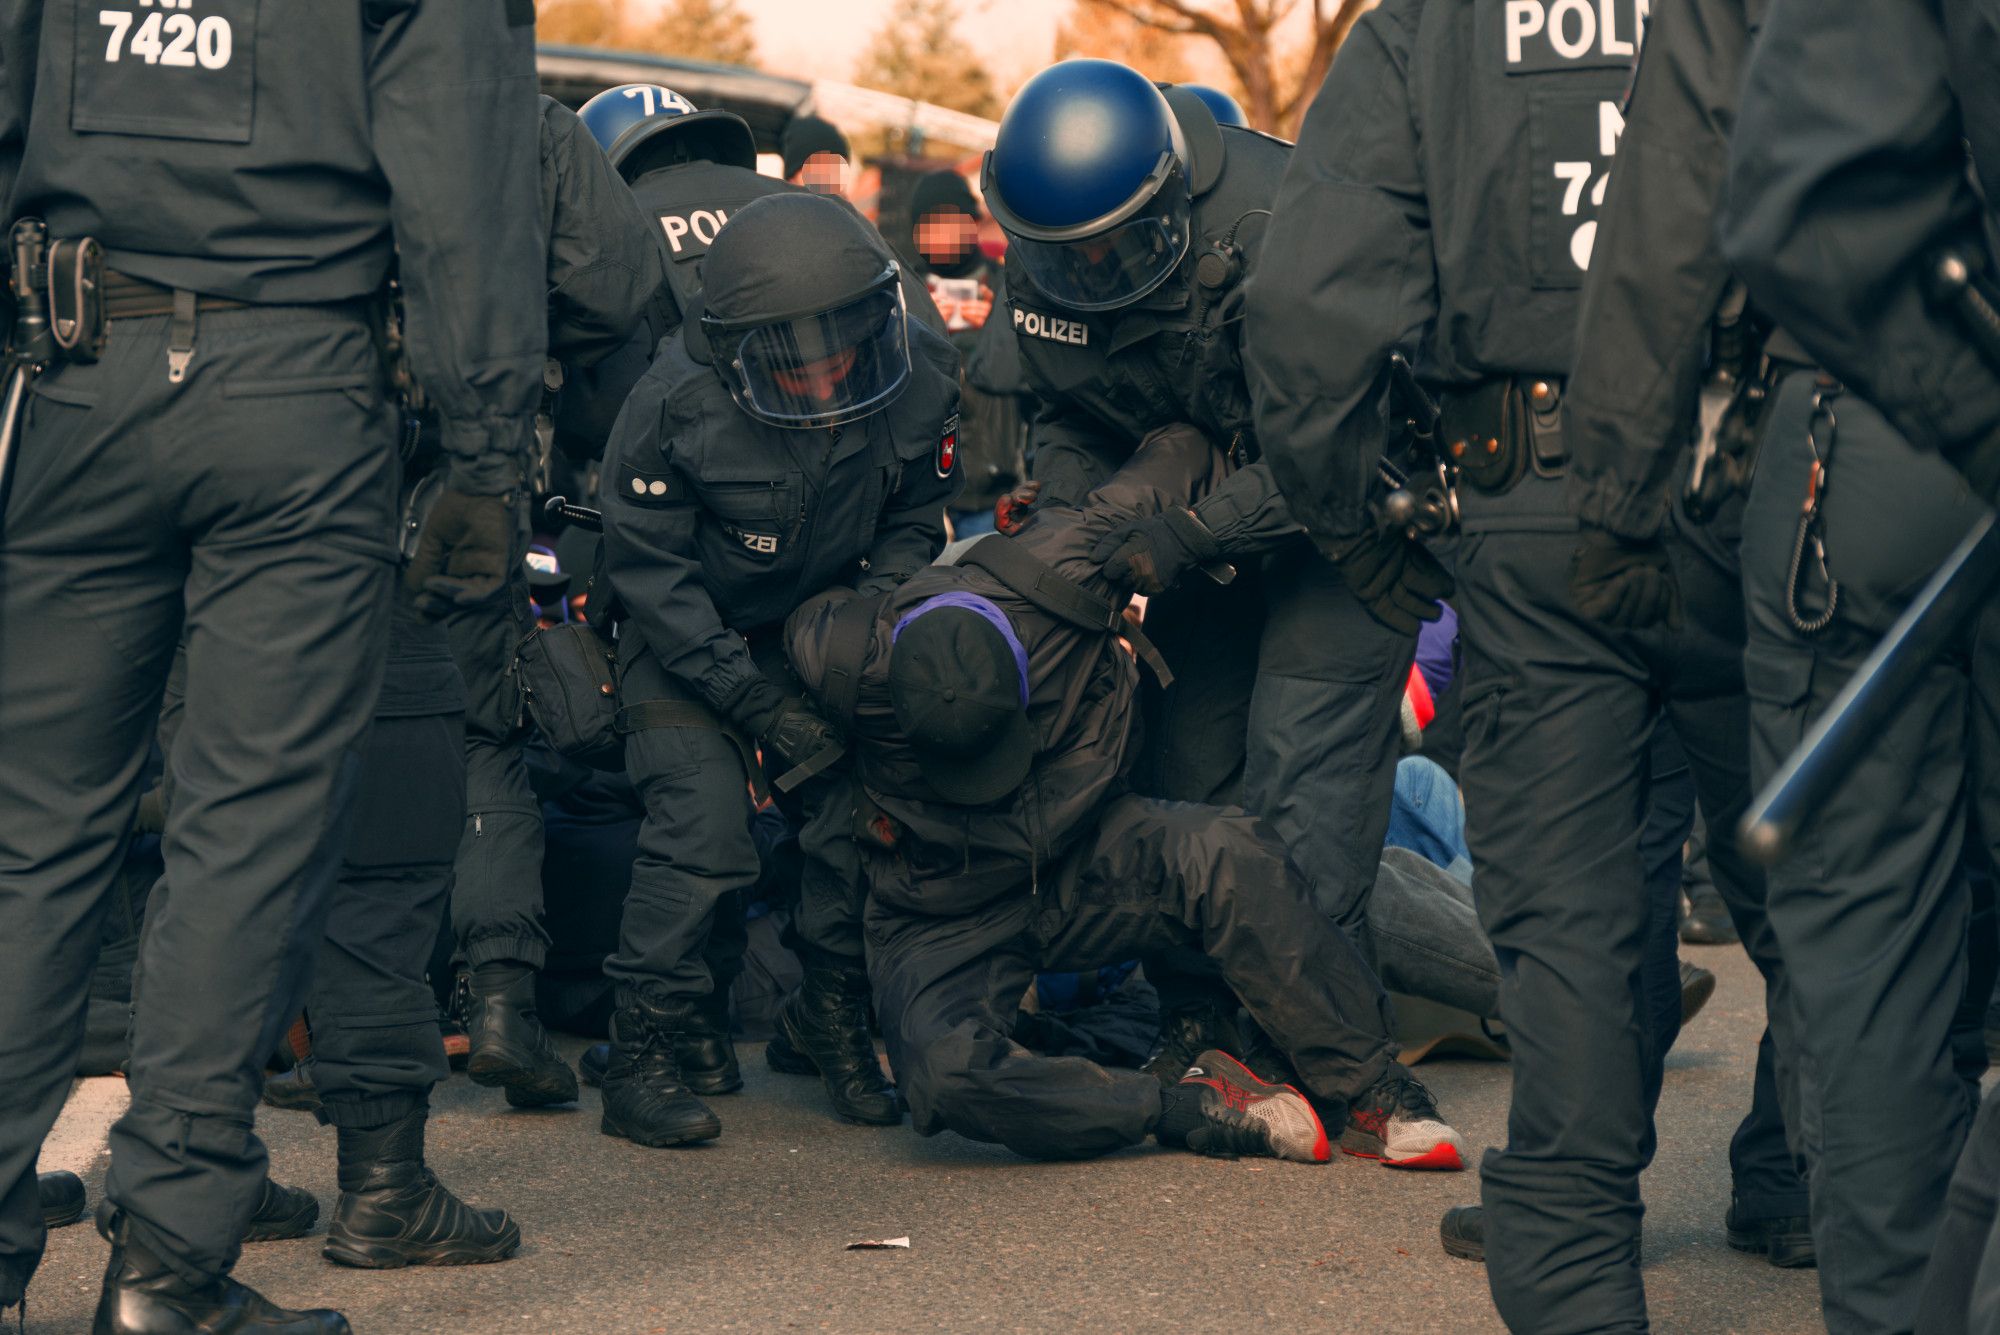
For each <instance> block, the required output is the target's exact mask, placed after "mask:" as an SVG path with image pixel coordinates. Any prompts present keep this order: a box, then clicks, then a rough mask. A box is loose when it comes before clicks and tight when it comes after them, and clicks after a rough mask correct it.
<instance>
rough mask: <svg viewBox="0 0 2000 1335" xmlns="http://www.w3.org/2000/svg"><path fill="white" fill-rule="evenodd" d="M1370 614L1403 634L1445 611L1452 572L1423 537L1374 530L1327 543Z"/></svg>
mask: <svg viewBox="0 0 2000 1335" xmlns="http://www.w3.org/2000/svg"><path fill="white" fill-rule="evenodd" d="M1321 550H1323V551H1325V552H1326V555H1327V556H1328V557H1329V558H1330V559H1331V560H1332V561H1333V563H1334V564H1335V565H1336V566H1338V567H1340V577H1341V578H1342V579H1344V580H1346V581H1347V587H1348V588H1350V589H1352V590H1354V596H1355V597H1357V598H1359V599H1360V600H1361V605H1362V606H1363V607H1365V608H1367V609H1368V614H1369V615H1370V616H1372V617H1374V618H1375V619H1376V620H1377V621H1379V622H1381V623H1382V624H1383V625H1385V626H1387V627H1388V628H1389V629H1390V630H1393V631H1396V632H1398V633H1399V634H1403V635H1415V634H1416V633H1417V628H1418V627H1419V626H1420V625H1422V624H1423V623H1424V622H1426V621H1436V620H1437V619H1438V617H1439V616H1441V615H1443V613H1442V611H1441V610H1440V609H1439V607H1438V599H1440V598H1444V597H1447V596H1449V595H1450V593H1451V591H1452V587H1453V586H1452V582H1451V576H1450V575H1448V574H1446V573H1445V568H1444V567H1443V566H1441V565H1439V564H1438V559H1437V558H1436V557H1435V556H1432V555H1431V554H1430V552H1429V550H1427V549H1426V548H1425V547H1424V545H1423V544H1422V543H1420V542H1414V541H1412V540H1411V539H1410V538H1409V537H1408V536H1407V535H1405V534H1404V533H1403V532H1402V530H1400V529H1389V530H1384V531H1381V532H1376V533H1370V534H1367V535H1366V536H1364V537H1361V538H1357V539H1355V540H1354V541H1353V542H1350V543H1348V544H1346V545H1345V546H1343V547H1339V548H1331V549H1329V548H1326V547H1324V546H1323V547H1322V549H1321Z"/></svg>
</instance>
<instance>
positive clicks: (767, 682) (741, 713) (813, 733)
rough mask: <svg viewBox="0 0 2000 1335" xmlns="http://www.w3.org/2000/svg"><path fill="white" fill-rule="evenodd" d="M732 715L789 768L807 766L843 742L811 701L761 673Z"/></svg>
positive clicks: (747, 688) (743, 692)
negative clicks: (809, 762)
mask: <svg viewBox="0 0 2000 1335" xmlns="http://www.w3.org/2000/svg"><path fill="white" fill-rule="evenodd" d="M730 713H731V714H732V715H733V716H734V717H735V719H736V721H737V722H738V723H740V724H742V725H743V727H744V728H745V729H747V730H748V731H749V733H750V734H751V735H752V736H753V737H755V738H757V740H759V741H761V742H762V743H764V745H765V746H767V747H769V748H770V749H771V750H773V751H775V752H777V753H778V759H780V760H782V761H783V762H784V764H785V768H787V769H791V768H794V767H796V766H799V765H803V764H804V763H805V762H806V761H808V760H811V759H812V758H813V757H814V756H816V755H818V754H819V753H820V752H822V751H824V750H826V749H827V748H828V747H829V746H839V745H840V744H841V741H842V739H841V735H840V730H839V729H838V728H836V727H834V726H833V725H832V724H831V723H828V722H827V721H826V720H825V719H824V718H821V717H820V715H819V712H818V711H817V710H815V709H814V708H813V707H812V705H811V704H810V703H809V702H807V701H806V700H805V699H804V698H803V697H801V696H796V695H786V694H785V693H784V692H783V691H781V690H779V689H778V687H777V686H776V685H775V684H774V683H773V682H772V681H771V679H770V678H769V677H766V676H764V675H762V674H761V673H760V674H759V675H757V676H755V677H753V678H751V679H750V682H749V684H748V685H747V686H745V687H744V688H743V690H742V693H741V694H740V695H739V696H738V697H737V699H736V700H735V702H734V708H732V709H731V711H730Z"/></svg>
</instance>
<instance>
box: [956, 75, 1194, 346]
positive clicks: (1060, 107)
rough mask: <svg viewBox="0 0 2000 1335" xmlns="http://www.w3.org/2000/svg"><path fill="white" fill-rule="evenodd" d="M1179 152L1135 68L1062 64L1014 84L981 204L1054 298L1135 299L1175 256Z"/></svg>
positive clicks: (1185, 233) (1090, 306)
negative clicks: (1014, 91) (1017, 87)
mask: <svg viewBox="0 0 2000 1335" xmlns="http://www.w3.org/2000/svg"><path fill="white" fill-rule="evenodd" d="M1188 180H1189V170H1188V150H1187V143H1186V140H1185V139H1184V137H1183V136H1182V133H1181V127H1180V124H1179V122H1178V121H1177V120H1176V119H1175V117H1174V113H1173V109H1172V108H1171V107H1169V106H1168V105H1167V100H1166V98H1165V97H1163V96H1162V95H1161V93H1160V90H1159V89H1158V88H1156V87H1154V86H1153V84H1152V83H1151V81H1149V80H1148V79H1147V78H1146V76H1144V75H1143V74H1140V73H1139V72H1138V71H1137V70H1134V69H1130V68H1128V67H1126V66H1124V65H1120V64H1117V63H1116V62H1114V61H1109V60H1065V61H1063V62H1061V63H1060V64H1056V65H1051V66H1050V67H1049V68H1047V69H1045V70H1043V71H1042V72H1041V73H1040V74H1037V75H1036V76H1035V77H1034V78H1032V79H1030V80H1028V82H1027V83H1026V84H1024V85H1022V87H1021V91H1020V92H1019V93H1017V94H1016V95H1015V97H1014V100H1013V102H1012V103H1010V104H1009V105H1008V107H1007V111H1006V114H1005V115H1004V116H1002V117H1001V119H1000V132H999V135H998V137H997V138H996V139H995V141H994V145H993V149H992V151H991V152H989V153H988V154H987V155H986V169H985V182H984V186H985V189H984V193H985V195H986V203H987V207H988V208H990V209H991V210H992V211H993V217H994V219H995V220H996V221H997V222H998V223H999V224H1000V226H1001V228H1002V229H1003V230H1004V231H1005V232H1006V233H1007V236H1008V240H1009V242H1010V243H1011V256H1010V258H1011V259H1013V260H1017V261H1019V262H1020V263H1021V265H1022V267H1023V268H1024V269H1025V270H1026V271H1027V274H1028V278H1029V280H1030V281H1031V282H1032V283H1033V284H1034V285H1035V286H1036V287H1037V288H1039V289H1041V291H1042V292H1043V293H1044V294H1046V295H1047V296H1049V297H1050V298H1052V299H1053V300H1055V301H1056V302H1058V303H1060V304H1062V305H1066V306H1070V307H1073V308H1075V309H1078V310H1110V309H1113V308H1116V307H1119V306H1124V305H1128V304H1130V303H1131V302H1134V301H1137V300H1139V299H1140V298H1141V297H1144V296H1145V295H1146V294H1147V293H1149V292H1151V291H1152V290H1153V289H1154V288H1156V287H1158V286H1159V285H1160V284H1161V283H1162V282H1164V281H1165V280H1166V278H1167V276H1168V275H1169V274H1171V273H1172V272H1173V271H1174V269H1175V268H1176V267H1178V265H1179V263H1180V261H1181V260H1182V259H1183V258H1184V257H1185V256H1186V254H1187V250H1188V242H1189V238H1190V235H1191V224H1190V213H1191V209H1192V197H1191V193H1190V190H1189V186H1188Z"/></svg>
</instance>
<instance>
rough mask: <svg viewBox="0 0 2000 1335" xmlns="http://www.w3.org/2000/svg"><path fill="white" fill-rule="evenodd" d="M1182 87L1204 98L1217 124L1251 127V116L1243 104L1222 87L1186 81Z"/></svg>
mask: <svg viewBox="0 0 2000 1335" xmlns="http://www.w3.org/2000/svg"><path fill="white" fill-rule="evenodd" d="M1181 87H1182V88H1184V89H1186V90H1187V91H1188V92H1190V93H1193V94H1194V95H1195V96H1196V97H1198V98H1200V99H1201V100H1202V103H1203V105H1205V106H1207V108H1208V111H1209V114H1210V115H1211V116H1214V117H1215V123H1216V124H1217V125H1234V126H1235V127H1237V128H1238V129H1239V130H1247V129H1249V128H1250V118H1249V117H1248V116H1247V115H1245V114H1244V112H1243V104H1242V103H1241V102H1238V101H1237V100H1236V99H1235V98H1233V97H1231V96H1230V95H1229V94H1227V93H1225V92H1223V91H1222V90H1221V89H1220V88H1210V87H1209V86H1208V85H1207V84H1205V83H1184V84H1182V85H1181Z"/></svg>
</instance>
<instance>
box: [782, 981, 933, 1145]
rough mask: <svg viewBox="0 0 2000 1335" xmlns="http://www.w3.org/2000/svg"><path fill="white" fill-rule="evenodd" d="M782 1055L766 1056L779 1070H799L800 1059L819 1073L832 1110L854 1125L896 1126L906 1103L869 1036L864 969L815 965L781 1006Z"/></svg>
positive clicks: (866, 982)
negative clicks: (830, 1100) (788, 1068)
mask: <svg viewBox="0 0 2000 1335" xmlns="http://www.w3.org/2000/svg"><path fill="white" fill-rule="evenodd" d="M776 1027H777V1030H778V1036H779V1037H780V1038H782V1039H783V1040H784V1041H783V1043H782V1044H780V1043H778V1042H777V1041H776V1040H775V1039H774V1040H773V1045H774V1046H776V1047H777V1049H778V1051H777V1052H776V1053H775V1054H770V1053H767V1055H766V1060H767V1061H769V1062H770V1063H771V1065H772V1068H773V1069H775V1070H786V1069H787V1063H788V1059H789V1064H790V1069H793V1070H796V1069H797V1063H798V1061H799V1060H800V1059H803V1061H804V1062H805V1063H807V1064H809V1066H810V1069H812V1070H815V1071H817V1072H819V1078H820V1080H821V1082H822V1083H823V1084H825V1085H826V1093H827V1097H828V1098H830V1099H832V1100H833V1110H834V1111H835V1112H837V1113H839V1114H840V1115H841V1116H842V1117H843V1118H845V1119H846V1120H848V1121H850V1122H860V1123H862V1124H863V1125H866V1126H895V1125H896V1124H898V1123H899V1122H901V1121H902V1120H903V1099H902V1096H901V1095H900V1094H898V1093H897V1092H896V1087H895V1086H894V1085H893V1084H891V1083H889V1079H888V1077H887V1076H885V1075H883V1074H882V1064H881V1063H880V1062H879V1061H877V1060H876V1059H875V1040H874V1039H873V1038H872V1037H870V1035H869V1033H868V975H867V974H866V973H865V972H863V971H862V970H860V969H843V968H833V967H828V966H822V965H815V966H812V967H809V968H807V969H806V976H805V980H804V981H803V982H801V983H800V984H799V990H798V991H796V992H794V993H792V995H791V996H789V997H786V998H785V1002H784V1004H783V1005H782V1006H780V1007H778V1015H777V1020H776Z"/></svg>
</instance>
